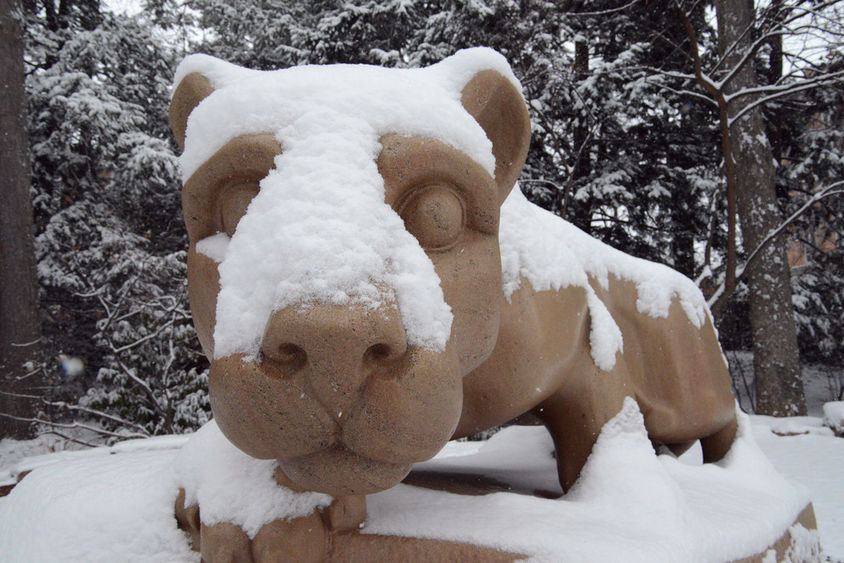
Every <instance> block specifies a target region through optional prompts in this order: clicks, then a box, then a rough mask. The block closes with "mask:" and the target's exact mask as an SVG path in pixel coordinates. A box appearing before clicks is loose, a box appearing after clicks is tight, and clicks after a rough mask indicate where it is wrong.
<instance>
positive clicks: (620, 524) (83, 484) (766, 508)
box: [0, 405, 844, 561]
mask: <svg viewBox="0 0 844 563" xmlns="http://www.w3.org/2000/svg"><path fill="white" fill-rule="evenodd" d="M641 424H642V422H641V416H640V415H639V413H638V410H637V409H636V408H635V405H633V406H632V408H631V405H628V407H627V409H625V411H623V412H622V413H621V414H620V415H619V416H618V417H616V419H614V421H612V422H611V423H610V424H608V426H607V427H605V429H604V432H603V433H602V436H601V438H600V440H599V442H598V444H597V446H596V449H595V452H594V454H593V456H592V457H591V458H590V460H589V462H588V464H587V467H586V468H585V469H584V474H583V478H582V479H581V480H580V481H579V482H578V484H577V485H576V486H575V488H574V489H573V490H572V491H570V492H569V493H568V494H567V495H566V496H564V497H562V498H561V499H556V500H548V499H545V498H539V497H535V496H529V495H525V494H519V493H517V492H502V493H495V494H490V495H486V496H473V497H466V496H461V497H456V496H455V495H451V494H447V493H443V492H439V491H432V490H427V489H420V488H416V487H411V486H407V485H399V486H397V487H395V488H394V489H391V490H389V491H385V492H383V493H379V494H377V495H373V496H370V497H369V501H368V512H369V515H368V519H367V524H366V528H365V532H369V533H377V532H389V533H397V534H411V533H412V534H414V535H419V536H427V537H440V538H452V539H460V540H463V541H476V542H478V543H483V544H486V545H493V546H498V547H502V548H505V549H508V550H513V551H522V552H525V553H530V554H532V555H534V557H535V558H536V559H537V560H558V559H560V558H561V557H562V558H566V559H570V560H624V561H633V560H649V561H655V560H666V561H667V560H671V561H694V560H707V561H715V560H725V559H732V558H736V557H742V556H745V555H750V554H752V553H755V552H758V551H761V550H763V549H764V547H765V546H767V545H768V544H770V543H772V542H773V541H774V540H775V539H776V538H777V537H778V536H779V535H780V534H781V533H782V531H783V530H784V529H785V528H787V527H788V525H789V524H790V523H791V521H792V520H793V519H794V517H795V516H796V514H797V512H799V510H800V509H801V508H802V506H803V504H804V502H805V501H806V500H808V499H809V498H811V500H812V501H813V503H814V506H815V511H816V513H817V516H818V521H819V529H820V534H821V542H822V544H823V548H824V551H825V553H826V554H827V555H829V556H830V557H831V559H832V560H833V561H836V560H838V561H844V541H842V538H844V533H842V531H844V480H842V479H841V478H840V475H841V469H840V468H841V467H842V466H844V440H842V439H840V438H835V437H833V436H832V433H831V432H830V431H829V430H828V429H824V428H822V427H821V425H820V420H819V419H817V418H808V417H807V418H802V419H770V418H766V417H752V418H751V419H747V418H744V419H743V423H742V432H743V437H742V438H741V439H740V441H739V442H738V443H737V446H736V447H735V448H734V449H733V451H732V452H731V454H730V455H729V456H728V458H727V459H725V460H724V461H723V462H721V463H719V464H709V465H700V464H699V460H698V459H696V456H698V457H699V450H697V451H692V452H691V453H689V454H687V455H686V456H683V458H681V459H679V460H678V459H676V458H673V457H671V456H666V455H662V456H656V455H654V454H653V452H652V450H651V446H650V442H649V441H648V440H647V439H646V437H645V435H644V433H643V428H642V426H641ZM206 428H207V429H206V431H205V433H206V434H209V433H216V432H218V431H217V430H216V428H215V427H213V426H209V427H206ZM751 429H752V435H753V436H754V437H755V438H756V442H754V441H753V440H752V439H751V438H750V437H749V436H748V432H749V431H750V430H751ZM772 430H775V431H777V432H778V433H779V434H784V433H796V432H804V431H805V432H807V433H805V434H801V433H798V434H796V435H792V436H781V435H777V434H775V433H774V432H772ZM198 435H202V433H199V434H198ZM187 439H188V438H187V437H184V436H171V437H163V438H153V439H149V440H133V441H130V442H124V443H122V444H118V445H117V446H114V447H111V448H97V449H92V450H87V451H83V452H60V453H55V454H49V455H46V456H40V457H36V458H26V459H24V460H19V461H14V462H12V464H11V465H12V467H10V466H9V465H10V464H9V463H8V461H7V457H8V456H4V455H3V454H4V453H8V451H9V450H10V447H9V442H8V441H4V442H3V446H2V448H0V471H3V472H2V473H0V478H5V479H6V480H7V482H8V481H9V480H10V475H13V474H16V473H17V470H18V469H20V468H24V467H26V468H31V467H37V469H36V470H35V471H33V473H32V474H31V475H28V476H27V477H26V478H25V479H24V480H23V481H22V482H21V483H20V484H19V485H18V486H17V487H16V488H15V489H14V490H13V492H12V493H11V494H10V495H9V496H8V497H5V498H0V554H3V555H2V556H0V559H2V560H10V561H31V560H63V561H68V560H84V561H105V560H113V559H114V557H115V555H119V556H120V557H121V559H124V560H144V561H155V560H160V561H197V560H198V554H196V553H195V552H191V551H189V549H188V544H187V540H186V539H185V537H184V535H183V534H182V533H181V532H179V531H178V530H177V529H176V523H175V519H174V518H173V503H174V501H175V497H176V490H177V488H178V482H179V477H178V475H177V473H176V472H175V471H174V464H176V465H178V464H182V465H183V464H184V463H185V462H184V460H182V461H180V462H177V461H176V460H177V459H178V458H179V453H180V450H182V446H183V445H184V444H185V441H186V440H187ZM204 441H205V442H206V445H205V446H202V445H201V444H200V445H199V446H197V445H196V444H194V446H193V447H194V451H195V454H193V455H191V456H190V457H191V459H193V462H194V463H195V462H196V461H198V460H201V459H204V457H205V456H206V455H210V452H204V453H203V451H202V448H203V447H214V446H213V443H214V440H209V439H208V438H207V436H206V438H204ZM195 442H196V441H195ZM756 443H758V444H759V447H761V448H762V450H763V451H764V452H765V453H766V454H767V458H769V459H770V460H771V462H772V463H773V465H774V466H775V467H777V469H778V471H779V473H781V474H782V475H783V476H784V477H785V479H784V478H783V477H781V476H780V475H779V474H778V473H777V472H775V471H774V470H773V469H772V467H771V465H770V464H769V462H768V459H767V458H766V457H765V456H763V455H762V454H761V452H760V451H759V450H758V449H757V447H756ZM187 451H189V450H188V449H184V450H182V457H184V456H185V452H187ZM551 452H552V443H551V440H550V437H549V436H548V434H547V432H545V430H544V429H542V428H541V427H513V428H509V429H506V430H504V431H502V432H500V433H499V434H497V435H496V436H494V437H493V438H492V439H490V440H489V441H487V442H482V443H478V442H463V443H450V444H449V445H448V446H447V447H446V448H445V449H444V450H443V452H442V453H441V454H440V455H439V456H437V458H435V459H434V460H432V461H430V462H426V463H424V464H420V465H419V466H418V467H417V469H421V470H427V471H449V472H458V473H459V472H463V473H477V472H483V473H484V474H485V475H487V476H489V477H491V478H494V479H496V480H498V481H500V482H503V483H506V484H508V485H509V486H511V487H512V488H513V490H514V491H525V490H542V491H546V492H551V493H553V492H555V491H557V492H559V485H558V484H557V482H556V468H555V462H554V459H553V457H552V455H551ZM225 457H226V456H219V457H218V458H217V459H218V461H217V463H220V460H224V459H225ZM253 461H254V460H253ZM223 463H232V462H230V461H223ZM235 463H236V462H235ZM213 465H214V464H209V466H213ZM229 469H231V468H229ZM795 482H797V483H800V484H796V483H795ZM2 484H3V483H2V482H0V485H2ZM230 498H231V499H236V498H237V497H236V495H234V496H231V497H230ZM244 498H245V497H244ZM230 502H233V503H234V502H236V500H232V501H230ZM516 513H518V514H519V517H518V518H514V516H513V515H514V514H516ZM608 538H612V541H607V540H608ZM812 539H813V538H812V535H811V534H808V535H807V538H806V540H807V541H808V542H809V543H808V545H809V547H811V541H812ZM804 547H805V546H804Z"/></svg>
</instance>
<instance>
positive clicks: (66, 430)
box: [0, 0, 844, 442]
mask: <svg viewBox="0 0 844 563" xmlns="http://www.w3.org/2000/svg"><path fill="white" fill-rule="evenodd" d="M116 6H117V5H116V4H115V5H114V6H111V5H109V4H108V3H100V2H99V1H98V0H43V1H39V0H25V1H24V2H22V3H21V2H9V1H5V2H4V3H3V14H2V17H3V18H4V21H3V27H2V34H3V47H2V49H3V50H4V51H5V52H4V53H3V59H2V60H3V73H4V74H3V76H4V79H5V80H6V82H7V86H8V85H9V84H12V85H14V81H15V80H17V81H18V83H21V81H22V86H23V88H24V90H23V92H24V97H23V99H22V100H20V99H16V98H14V97H9V96H8V95H7V94H4V97H3V98H2V100H0V102H1V103H2V109H3V112H4V118H3V119H4V132H6V139H5V140H4V142H6V143H8V142H10V141H9V138H10V136H14V134H15V133H14V131H15V130H14V129H13V128H12V125H8V126H7V119H10V118H7V116H11V117H15V116H18V115H20V116H21V117H22V119H21V120H19V121H20V122H21V123H23V124H24V125H25V127H24V128H23V130H21V131H20V133H21V135H24V136H19V137H18V139H19V140H20V139H24V140H25V143H24V144H23V145H21V146H23V147H24V150H23V151H22V152H21V154H22V158H21V159H18V161H17V162H15V163H12V164H15V165H21V166H23V168H22V169H23V170H25V173H24V174H18V175H17V176H15V175H13V174H11V173H10V174H9V175H7V176H5V177H4V178H2V182H3V206H2V207H3V208H5V209H4V211H3V222H2V223H0V229H2V231H0V235H2V240H3V249H4V250H3V255H2V260H3V263H2V266H3V268H2V273H0V275H2V277H3V279H2V280H0V282H2V285H3V288H4V293H3V295H2V297H3V311H2V315H0V316H2V322H3V323H4V324H3V325H2V327H0V341H2V342H0V344H2V349H0V352H2V362H0V367H2V372H3V373H2V376H3V380H2V388H0V414H2V415H3V418H2V419H0V420H2V421H3V422H2V423H0V428H3V429H4V431H3V432H2V433H0V436H2V435H17V436H23V435H24V434H26V433H27V432H29V431H31V423H35V424H36V429H37V431H38V432H46V431H50V432H54V433H56V434H59V435H64V436H67V437H71V438H73V439H77V440H78V439H82V440H84V441H87V442H98V441H109V440H114V439H118V438H128V437H144V436H151V435H155V434H171V433H183V432H188V431H191V430H194V429H196V428H198V427H199V426H200V425H202V424H203V423H204V422H206V421H207V420H208V419H209V417H210V407H209V402H208V397H207V392H206V389H207V385H206V383H207V362H206V360H205V359H204V357H203V356H202V354H201V352H200V350H199V345H198V342H197V339H196V335H195V332H194V329H193V327H192V325H191V317H190V311H189V307H188V303H187V292H186V281H185V280H186V268H185V248H186V246H187V239H186V234H185V229H184V224H183V221H182V218H181V208H180V187H181V181H180V176H179V170H178V161H177V148H176V145H175V141H174V140H173V138H172V136H171V133H170V131H169V128H168V124H167V123H168V120H167V114H168V104H169V96H170V87H171V79H172V76H173V73H174V70H175V66H176V65H177V64H178V62H179V61H180V60H181V59H182V57H184V56H185V55H186V54H189V53H194V52H205V53H209V54H212V55H215V56H217V57H220V58H223V59H226V60H229V61H232V62H234V63H237V64H240V65H243V66H247V67H250V68H255V69H276V68H284V67H289V66H292V65H302V64H322V63H335V62H350V63H369V64H377V65H383V66H391V67H417V66H424V65H428V64H431V63H433V62H437V61H439V60H441V59H442V58H444V57H446V56H448V55H450V54H452V53H454V52H455V51H457V50H458V49H461V48H465V47H470V46H476V45H487V46H491V47H493V48H495V49H497V50H498V51H500V52H501V53H502V54H504V56H505V57H506V58H507V59H508V60H509V61H510V63H511V65H512V66H513V69H514V71H515V73H516V75H517V76H518V78H519V79H520V81H521V83H522V85H523V88H524V95H525V98H526V100H527V102H528V106H529V109H530V115H531V121H532V129H533V139H532V147H531V152H530V155H529V157H528V163H527V166H526V168H525V171H524V173H523V175H522V178H521V180H520V183H521V186H522V190H523V191H524V192H525V193H526V194H527V195H528V197H529V198H530V199H531V200H532V201H534V202H535V203H537V204H539V205H541V206H542V207H544V208H546V209H548V210H550V211H552V212H554V213H556V214H558V215H560V216H561V217H564V218H565V219H567V220H569V221H571V222H572V223H574V224H575V225H576V226H578V227H579V228H581V229H583V230H584V231H586V232H587V233H589V234H591V235H592V236H594V237H596V238H598V239H600V240H602V241H604V242H607V243H609V244H611V245H612V246H614V247H616V248H618V249H621V250H623V251H625V252H628V253H630V254H633V255H635V256H639V257H643V258H647V259H650V260H654V261H657V262H661V263H664V264H667V265H669V266H671V267H673V268H675V269H677V270H679V271H680V272H682V273H683V274H685V275H686V276H688V277H690V278H692V279H693V280H695V281H696V283H697V284H698V285H699V287H700V288H701V289H702V290H703V292H704V295H705V296H706V297H707V298H708V299H709V300H710V305H711V306H712V308H713V311H714V313H715V319H716V325H717V327H718V329H719V332H720V338H721V343H722V346H723V348H724V350H725V353H726V356H727V358H728V359H729V360H730V362H731V366H732V371H733V372H734V373H733V375H734V382H735V385H736V391H737V394H738V395H740V396H741V398H742V401H741V405H742V408H744V409H745V410H747V411H755V412H758V413H761V414H772V415H799V414H805V413H806V412H807V403H806V399H805V392H804V389H803V380H802V379H801V372H803V373H804V374H807V375H808V376H809V377H810V378H811V379H812V384H811V387H812V389H814V390H818V389H820V391H819V392H817V394H818V395H819V396H817V397H813V398H812V400H811V401H810V404H813V405H819V404H821V403H822V402H824V401H833V400H841V399H842V394H844V292H842V282H844V248H842V246H841V238H842V235H844V222H842V221H844V197H842V192H843V191H844V184H842V178H844V159H843V158H842V150H844V47H842V37H844V35H842V34H844V26H842V22H844V17H842V16H844V14H842V13H841V11H842V8H843V7H844V6H842V5H840V3H839V2H835V1H831V2H805V1H803V0H773V1H771V2H767V3H760V5H759V6H757V7H756V9H755V10H748V9H747V3H746V2H741V1H736V0H717V1H716V2H714V3H700V2H688V1H682V2H680V1H674V2H670V1H663V2H656V3H654V2H643V1H637V0H633V1H632V2H627V1H625V0H620V1H616V0H608V1H607V0H594V1H593V0H589V1H567V2H551V1H543V0H533V1H525V0H523V1H520V2H517V1H515V0H496V1H492V2H429V1H425V2H422V1H416V0H389V1H385V2H381V1H378V2H376V1H369V0H351V1H346V2H326V1H297V2H284V1H281V0H272V1H265V2H249V1H245V0H236V1H221V0H182V1H180V0H146V1H141V2H140V3H139V4H138V5H135V4H132V5H131V8H130V9H129V10H126V9H125V6H124V7H120V9H116ZM16 49H17V50H16ZM7 61H11V62H15V61H17V62H16V63H15V64H14V65H13V64H11V62H10V64H8V65H7V64H6V62H7ZM16 68H19V69H20V71H19V72H18V75H15V72H14V71H15V69H16ZM7 90H9V88H8V87H7ZM15 103H17V104H18V106H19V107H15V105H14V104H15ZM22 104H23V105H22ZM12 121H14V120H12ZM12 121H9V123H12ZM18 129H20V127H18ZM6 146H7V145H3V146H2V147H0V148H6ZM0 152H4V154H11V152H10V151H8V150H6V151H0ZM725 154H727V155H730V158H727V159H725V158H724V155H725ZM12 164H9V165H8V166H9V168H7V169H8V170H12V168H11V166H12ZM3 166H4V168H5V167H7V161H6V160H4V161H3ZM15 190H17V191H18V192H19V193H24V194H28V196H29V197H24V198H17V199H14V200H13V198H12V193H13V191H15ZM20 190H24V191H23V192H21V191H20ZM26 190H28V192H26ZM7 194H8V195H7ZM19 200H20V201H22V203H21V205H20V206H19V207H14V208H13V206H12V202H13V201H15V202H17V201H19ZM16 205H17V204H16ZM30 206H31V207H30ZM29 209H31V214H32V221H31V223H30V222H28V221H25V220H23V219H26V218H28V213H30V211H29ZM22 218H23V219H22ZM30 234H31V235H30ZM7 249H8V250H7ZM13 259H16V260H17V259H20V260H22V261H21V262H13V261H12V260H13ZM21 264H23V265H21ZM27 272H31V274H32V275H30V276H29V277H27ZM13 273H14V276H13V275H12V274H13ZM27 294H31V295H32V296H34V297H33V299H31V300H30V301H31V302H32V303H31V307H29V309H28V310H21V308H22V307H23V306H24V305H26V302H27V299H26V298H25V296H26V295H27ZM35 297H37V298H35ZM12 305H14V307H17V309H14V308H13V307H12ZM15 310H17V311H18V312H17V313H16V314H13V312H14V311H15ZM791 313H793V314H791ZM21 319H29V320H30V321H32V319H36V321H35V322H29V323H28V325H27V323H26V322H24V321H21ZM38 320H40V322H38ZM792 320H793V322H792ZM754 382H755V385H754ZM80 429H88V430H89V432H86V433H80Z"/></svg>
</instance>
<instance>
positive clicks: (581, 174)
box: [563, 39, 592, 234]
mask: <svg viewBox="0 0 844 563" xmlns="http://www.w3.org/2000/svg"><path fill="white" fill-rule="evenodd" d="M587 76H589V44H588V43H587V42H586V41H585V40H583V39H580V40H577V41H575V42H574V80H575V83H576V84H580V83H581V82H583V81H584V80H586V78H587ZM586 116H587V112H586V109H585V108H584V109H583V110H582V111H581V114H580V116H579V118H578V120H577V123H576V125H575V127H574V146H573V149H574V151H575V161H574V163H573V164H572V190H571V193H572V194H574V192H575V191H576V190H577V186H578V184H579V182H578V180H580V179H582V178H586V177H588V176H589V174H590V173H591V162H590V158H589V146H588V144H589V125H588V123H587V118H586ZM569 209H571V210H572V211H573V212H568V210H569ZM565 210H566V211H567V213H563V218H566V217H567V216H568V219H569V221H571V222H572V223H574V224H575V225H577V226H578V227H580V228H581V229H582V230H583V231H584V232H586V233H587V234H588V233H591V232H592V202H591V200H589V201H579V202H577V203H575V204H574V205H571V206H570V202H568V201H566V202H565Z"/></svg>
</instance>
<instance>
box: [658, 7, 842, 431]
mask: <svg viewBox="0 0 844 563" xmlns="http://www.w3.org/2000/svg"><path fill="white" fill-rule="evenodd" d="M715 7H716V13H717V20H718V55H719V58H718V60H717V62H716V63H715V64H714V65H713V66H712V68H710V69H708V70H705V69H704V68H703V63H702V60H701V56H700V48H699V46H698V42H697V38H696V34H695V29H694V27H693V25H692V23H691V19H690V17H689V14H690V13H691V10H690V9H689V8H688V7H687V6H685V5H683V4H680V3H678V4H677V8H678V12H679V14H680V18H681V19H682V22H683V24H684V25H685V27H686V31H687V33H688V36H689V40H690V54H691V58H692V61H693V64H694V75H688V76H685V78H688V79H689V80H690V81H692V80H693V81H695V82H696V83H697V84H698V85H699V86H701V87H702V88H703V89H704V90H705V91H706V93H707V94H708V95H709V97H710V100H711V101H713V102H714V103H715V104H716V105H717V107H718V110H719V120H720V130H721V141H722V152H723V156H724V173H725V176H726V184H727V190H726V193H727V224H728V238H727V259H726V271H725V274H724V281H723V283H722V284H721V286H720V287H719V288H718V290H717V291H716V293H715V295H714V297H713V299H712V302H711V305H712V308H713V311H714V312H715V313H716V314H717V313H718V312H719V311H720V310H721V309H722V308H723V306H724V305H725V303H726V301H727V300H728V299H729V297H730V295H731V294H732V293H733V291H734V290H735V288H736V286H737V284H738V282H739V281H741V280H742V279H745V280H746V281H747V283H748V286H749V290H750V292H749V311H750V323H751V329H752V334H753V351H754V374H755V385H756V396H757V401H758V402H757V412H759V413H764V414H771V415H780V416H787V415H797V414H805V413H806V403H805V398H804V395H803V383H802V380H801V376H800V363H799V356H798V353H799V350H798V346H797V332H796V324H795V321H794V314H793V305H792V298H791V297H792V296H791V283H790V279H791V278H790V270H789V267H788V263H787V260H786V244H787V239H786V236H785V233H784V231H785V228H784V227H785V225H786V224H788V223H789V222H790V221H792V220H793V217H792V218H790V219H789V220H788V221H784V218H783V216H782V214H781V212H780V211H779V208H778V206H777V200H776V191H775V173H776V170H775V166H776V163H775V161H774V154H773V151H772V147H771V144H770V143H769V140H768V137H767V135H766V132H765V123H764V119H763V115H762V107H763V105H764V104H765V103H767V102H769V101H772V100H775V99H779V98H782V97H785V96H789V95H795V94H797V93H799V92H802V91H805V90H807V89H809V88H818V87H821V86H826V85H830V84H834V83H840V82H841V81H842V76H844V74H843V73H842V72H840V71H838V72H827V71H825V69H823V68H817V67H815V68H812V69H811V72H807V73H804V74H803V75H802V76H795V74H794V73H789V74H786V75H783V74H782V68H781V65H782V58H783V56H784V53H783V38H784V37H796V36H812V35H817V36H818V38H819V39H822V40H825V41H827V42H829V41H831V42H836V43H839V44H840V38H841V37H842V24H841V20H840V18H839V17H837V16H836V13H837V6H836V3H835V1H830V2H821V3H815V4H809V3H806V2H804V1H803V0H793V1H786V0H777V1H776V2H773V3H772V4H771V5H770V7H769V8H768V10H767V12H766V13H764V14H763V13H761V12H759V11H758V10H757V9H756V8H754V5H753V2H752V0H716V2H715ZM763 48H770V49H771V50H772V53H771V60H772V61H774V62H776V63H777V68H772V69H771V72H772V73H773V74H774V75H775V76H772V78H773V79H772V80H771V81H770V84H760V81H759V77H758V76H757V72H756V67H755V61H756V56H757V54H758V53H759V51H760V50H761V49H763ZM800 58H801V57H800V56H799V54H798V55H794V56H792V57H791V61H792V62H796V61H797V60H798V59H800ZM803 62H804V63H806V64H811V61H809V60H807V59H805V58H804V59H803ZM674 76H675V77H681V76H682V75H678V74H676V73H674ZM690 94H692V95H696V96H698V97H699V96H700V95H699V94H697V93H693V92H690ZM840 193H841V189H840V185H837V184H836V185H832V186H818V188H817V191H816V193H815V197H813V198H812V199H813V200H814V201H817V200H819V199H820V198H823V197H828V196H831V195H838V194H840ZM804 209H805V207H804ZM737 219H740V225H741V235H742V242H743V245H744V248H745V250H746V252H747V256H748V258H747V260H746V261H745V263H744V265H739V264H738V258H737V250H736V248H737V238H738V237H737Z"/></svg>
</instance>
